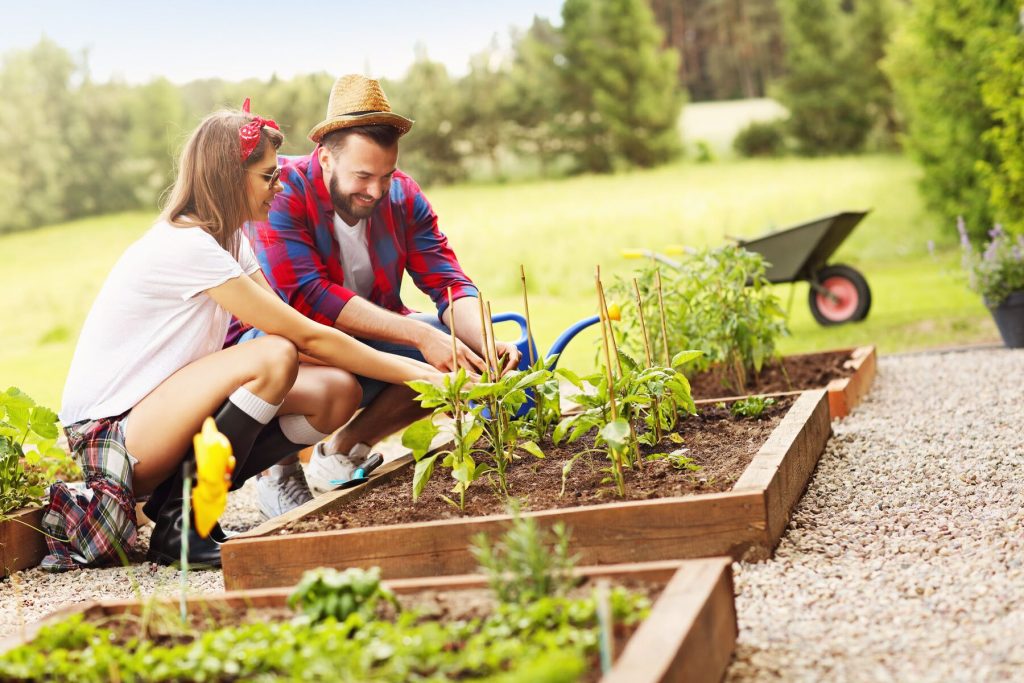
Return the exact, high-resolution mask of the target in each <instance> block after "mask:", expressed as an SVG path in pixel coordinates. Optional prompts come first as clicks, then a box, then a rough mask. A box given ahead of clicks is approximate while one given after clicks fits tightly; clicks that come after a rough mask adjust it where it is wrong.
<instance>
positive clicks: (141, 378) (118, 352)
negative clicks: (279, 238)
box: [60, 221, 259, 424]
mask: <svg viewBox="0 0 1024 683" xmlns="http://www.w3.org/2000/svg"><path fill="white" fill-rule="evenodd" d="M239 237H240V239H241V244H240V245H239V258H238V260H235V258H234V257H233V256H232V255H231V254H230V253H229V252H227V251H225V250H224V249H223V248H222V247H221V246H220V245H219V244H217V241H216V240H215V239H214V238H213V236H211V235H210V234H209V233H207V232H206V231H204V230H203V229H201V228H176V227H174V226H173V225H171V224H170V223H167V222H165V221H160V222H158V223H156V224H155V225H154V226H153V227H152V228H150V229H149V231H147V232H146V233H145V234H144V235H143V236H142V237H141V238H140V239H139V240H138V241H137V242H135V243H134V244H132V245H131V246H130V247H128V249H127V250H126V251H125V252H124V254H122V255H121V258H120V259H119V260H118V262H117V264H116V265H115V266H114V269H113V270H112V271H111V272H110V275H108V276H107V280H106V282H105V283H104V284H103V287H102V289H100V293H99V295H98V296H97V297H96V301H95V302H94V303H93V305H92V309H91V310H90V311H89V316H88V317H87V318H86V320H85V325H84V326H83V327H82V333H81V335H80V336H79V338H78V346H77V347H76V348H75V355H74V358H73V359H72V361H71V369H70V370H69V372H68V379H67V383H66V384H65V385H64V400H63V405H62V406H61V411H60V419H61V422H63V423H64V424H73V423H75V422H78V421H80V420H86V419H88V420H95V419H99V418H102V417H112V416H115V415H120V414H121V413H123V412H124V411H126V410H128V409H129V408H132V407H134V406H135V404H137V403H138V402H139V401H140V400H142V399H143V398H144V397H145V396H146V395H147V394H149V392H151V391H153V389H155V388H156V387H157V386H158V385H159V384H160V383H161V382H163V381H164V380H165V379H167V378H168V377H170V376H171V375H172V374H174V373H175V372H177V371H178V370H180V369H181V368H183V367H185V366H186V365H188V364H189V363H191V362H193V361H195V360H198V359H200V358H202V357H203V356H207V355H209V354H211V353H214V352H215V351H218V350H220V349H221V348H222V347H223V345H224V337H225V336H226V335H227V331H228V324H229V323H230V322H231V314H230V313H228V312H227V311H226V310H224V309H223V308H221V307H220V306H219V305H218V304H217V303H216V302H215V301H214V300H213V299H211V298H210V297H209V296H208V295H207V294H206V293H205V291H206V290H207V289H211V288H213V287H216V286H217V285H221V284H223V283H225V282H227V281H228V280H230V279H232V278H236V277H238V276H240V275H242V273H245V274H246V275H249V274H252V273H254V272H256V271H257V270H259V264H258V263H257V262H256V258H255V256H254V255H253V253H252V247H251V246H250V245H249V242H248V240H246V238H245V235H243V234H241V233H239Z"/></svg>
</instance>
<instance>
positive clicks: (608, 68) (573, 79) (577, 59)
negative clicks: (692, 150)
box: [562, 0, 683, 172]
mask: <svg viewBox="0 0 1024 683" xmlns="http://www.w3.org/2000/svg"><path fill="white" fill-rule="evenodd" d="M562 20H563V28H562V33H563V37H564V45H565V52H564V56H565V62H564V70H563V73H564V74H565V83H566V89H565V92H566V96H567V102H566V103H567V105H568V106H569V110H570V111H571V116H572V119H571V120H570V122H569V130H568V133H569V135H570V137H571V138H574V139H575V140H576V141H577V147H576V150H575V151H576V155H577V159H578V162H579V164H580V166H581V167H582V168H583V169H584V170H588V171H599V172H600V171H609V170H612V169H613V168H615V167H617V166H654V165H656V164H659V163H663V162H665V161H668V160H669V159H671V158H672V157H674V156H675V155H677V154H678V153H679V151H680V148H681V143H680V135H679V129H678V120H679V114H680V111H681V110H682V104H683V96H682V92H681V90H680V88H679V86H678V84H677V81H676V72H677V68H678V55H677V54H676V52H675V51H674V50H671V49H665V48H663V47H662V44H663V38H662V35H661V31H660V29H658V27H657V25H656V24H655V23H654V16H653V14H652V13H651V10H650V8H649V7H648V6H647V5H646V4H645V2H644V0H566V3H565V4H564V5H563V7H562Z"/></svg>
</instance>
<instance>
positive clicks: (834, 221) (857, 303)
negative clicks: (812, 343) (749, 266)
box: [736, 211, 871, 325]
mask: <svg viewBox="0 0 1024 683" xmlns="http://www.w3.org/2000/svg"><path fill="white" fill-rule="evenodd" d="M867 215H868V212H867V211H843V212H840V213H834V214H832V215H830V216H824V217H822V218H818V219H815V220H813V221H808V222H806V223H801V224H800V225H795V226H793V227H791V228H786V229H783V230H777V231H775V232H770V233H768V234H767V235H762V236H761V237H755V238H754V239H750V240H743V239H737V240H736V243H737V244H739V245H740V246H741V247H743V248H744V249H747V250H749V251H753V252H756V253H758V254H761V255H762V256H764V260H765V261H767V262H768V266H767V269H766V272H765V277H766V278H767V279H768V281H769V282H774V283H781V282H796V281H797V280H806V281H807V282H808V283H809V284H810V285H811V288H810V290H808V292H807V304H808V306H810V308H811V315H813V316H814V319H815V320H817V321H818V324H819V325H840V324H842V323H848V322H855V321H857V320H863V319H864V318H866V317H867V316H868V311H869V310H871V288H870V287H868V281H867V280H866V279H865V278H864V276H863V275H861V273H860V272H859V271H858V270H857V269H855V268H852V267H850V266H848V265H845V264H842V263H833V264H830V263H828V259H829V257H830V256H832V254H834V253H835V251H836V249H838V248H839V245H841V244H842V243H843V240H845V239H846V238H847V237H849V235H850V233H851V232H853V229H854V228H855V227H857V224H859V223H860V222H861V221H862V220H864V217H865V216H867Z"/></svg>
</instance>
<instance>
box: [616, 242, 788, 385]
mask: <svg viewBox="0 0 1024 683" xmlns="http://www.w3.org/2000/svg"><path fill="white" fill-rule="evenodd" d="M659 272H660V274H661V279H662V281H663V288H662V290H663V295H664V302H665V317H666V323H667V324H666V325H665V329H666V330H667V334H668V347H669V355H671V354H673V353H677V352H679V351H681V350H683V349H701V350H703V351H704V355H703V356H701V357H696V358H693V359H691V361H690V362H689V363H688V364H687V366H686V367H684V368H683V370H684V372H686V373H687V374H690V375H692V374H693V373H698V372H703V371H705V370H708V369H710V368H711V367H712V366H719V367H722V368H723V369H724V382H725V383H726V385H727V386H728V387H729V388H731V389H733V390H735V391H736V393H740V392H741V391H742V389H743V386H744V385H745V384H746V380H747V376H748V375H749V374H751V373H754V374H756V373H758V372H760V371H761V368H762V366H763V364H764V363H765V361H767V360H768V359H770V358H772V357H774V356H775V355H776V342H777V340H778V338H779V336H780V335H783V334H786V325H785V314H784V312H783V310H782V307H781V305H780V303H779V300H778V297H776V296H775V294H774V293H773V292H772V290H771V288H770V286H769V283H768V280H767V279H766V278H765V263H764V258H763V257H762V256H761V255H760V254H755V253H753V252H750V251H747V250H746V249H743V248H742V247H739V246H735V245H726V246H722V247H717V248H714V249H703V250H699V251H696V252H693V253H689V254H684V255H683V256H682V257H681V260H680V268H679V269H678V270H675V269H671V268H664V267H662V268H660V269H659V268H658V267H656V266H654V265H650V266H646V267H644V268H642V269H640V270H639V271H637V273H635V275H634V276H635V278H636V280H637V283H638V288H639V290H640V294H641V300H642V301H643V302H644V303H643V307H644V311H643V313H644V317H645V318H646V319H647V320H649V321H655V320H659V319H660V315H661V314H660V310H659V303H658V296H657V285H656V280H657V274H658V273H659ZM632 289H633V288H632V283H631V282H629V281H626V280H621V279H620V280H617V281H616V282H615V283H614V284H613V285H612V286H611V287H610V288H609V297H616V298H618V299H619V300H622V301H625V302H626V303H625V305H624V310H623V316H622V318H623V319H622V322H620V323H619V324H618V325H616V326H615V333H616V336H617V338H618V340H619V345H620V348H622V350H624V351H626V352H627V353H630V354H632V355H634V356H639V355H640V354H641V353H642V351H643V336H642V333H641V331H640V323H639V318H638V316H637V315H635V309H636V303H635V302H634V301H633V299H632V296H631V294H632ZM631 311H632V313H631ZM663 334H664V333H663V331H662V329H661V328H659V327H658V326H657V325H652V326H651V346H652V347H653V348H657V349H661V348H663V345H664V343H665V339H664V337H663Z"/></svg>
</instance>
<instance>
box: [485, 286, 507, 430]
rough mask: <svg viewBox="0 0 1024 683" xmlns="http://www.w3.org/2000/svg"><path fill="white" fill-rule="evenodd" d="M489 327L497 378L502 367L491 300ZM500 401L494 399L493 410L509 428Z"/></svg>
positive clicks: (488, 303) (501, 423)
mask: <svg viewBox="0 0 1024 683" xmlns="http://www.w3.org/2000/svg"><path fill="white" fill-rule="evenodd" d="M487 329H488V331H489V332H490V333H491V358H493V359H494V379H495V380H497V379H498V376H499V374H500V372H501V368H499V367H498V342H497V337H495V336H494V314H493V313H491V302H490V301H488V302H487ZM497 408H498V401H497V400H495V401H494V410H493V411H492V412H491V414H492V415H494V417H495V418H497V419H498V422H499V424H500V425H501V428H502V429H507V428H508V422H507V419H508V416H507V415H505V411H503V410H498V409H497Z"/></svg>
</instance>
